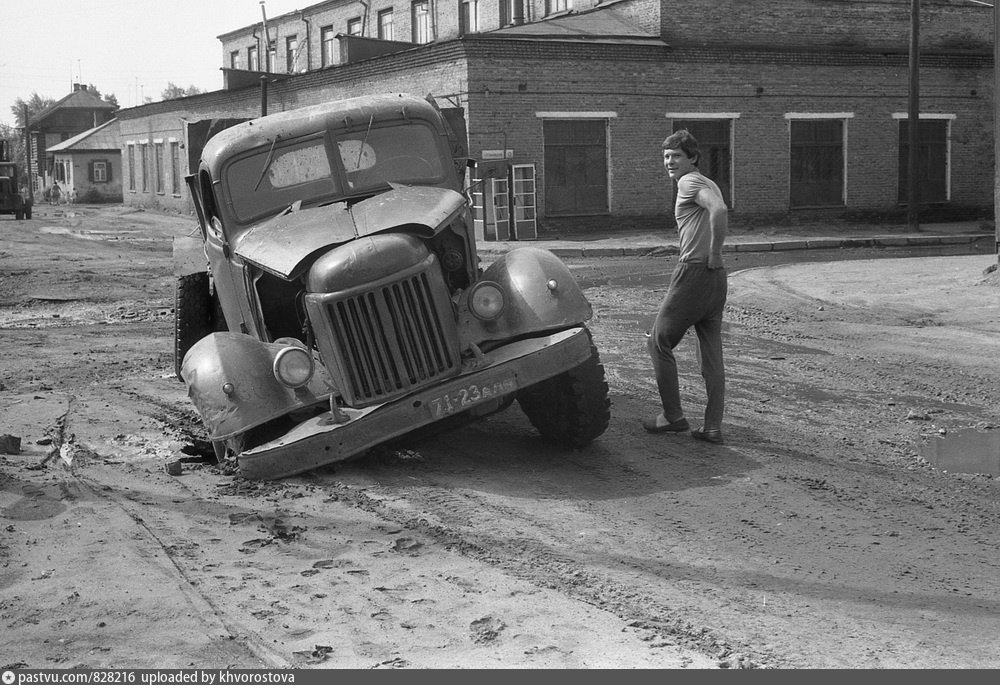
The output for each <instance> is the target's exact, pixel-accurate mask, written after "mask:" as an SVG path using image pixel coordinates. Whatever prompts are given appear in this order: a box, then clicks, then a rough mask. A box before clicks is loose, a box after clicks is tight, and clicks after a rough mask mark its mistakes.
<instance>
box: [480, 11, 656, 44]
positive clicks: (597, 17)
mask: <svg viewBox="0 0 1000 685" xmlns="http://www.w3.org/2000/svg"><path fill="white" fill-rule="evenodd" d="M478 35H479V36H480V37H489V38H512V39H517V40H525V39H527V40H563V41H584V42H602V43H604V42H613V43H637V44H645V45H661V46H664V47H666V46H667V44H666V43H665V42H663V40H662V39H661V38H660V37H659V36H655V35H650V34H649V33H646V32H644V31H642V30H640V29H638V28H636V27H635V26H634V25H633V24H631V23H630V22H628V21H627V20H626V19H625V18H624V17H622V16H621V14H619V13H618V12H617V11H616V10H614V9H612V8H610V7H595V8H594V9H592V10H584V11H582V12H575V11H570V12H567V13H566V14H560V15H556V16H554V17H549V18H546V19H541V20H538V21H532V22H528V23H524V24H521V25H520V26H509V27H507V28H503V29H498V30H496V31H490V32H489V33H483V34H478Z"/></svg>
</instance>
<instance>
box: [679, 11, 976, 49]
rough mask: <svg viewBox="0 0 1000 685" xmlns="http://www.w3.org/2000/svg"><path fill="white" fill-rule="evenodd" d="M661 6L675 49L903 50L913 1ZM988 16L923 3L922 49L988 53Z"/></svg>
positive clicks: (906, 42)
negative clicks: (700, 46)
mask: <svg viewBox="0 0 1000 685" xmlns="http://www.w3.org/2000/svg"><path fill="white" fill-rule="evenodd" d="M662 5H663V11H662V16H661V26H662V29H661V31H662V36H663V38H664V40H666V41H667V42H668V43H670V44H672V45H757V46H771V47H789V48H795V47H810V48H823V47H838V48H842V49H846V48H849V49H866V50H904V51H905V50H906V49H907V45H908V42H909V35H910V5H911V2H910V0H685V1H684V2H669V3H668V2H663V3H662ZM991 12H992V10H991V9H990V8H989V7H985V6H983V5H977V4H974V3H971V2H967V1H966V2H954V1H953V0H922V1H921V3H920V44H921V48H922V49H925V50H928V51H941V50H950V51H962V52H965V51H970V50H971V51H980V52H986V53H988V52H989V51H990V50H992V46H993V27H992V23H993V22H992V14H991Z"/></svg>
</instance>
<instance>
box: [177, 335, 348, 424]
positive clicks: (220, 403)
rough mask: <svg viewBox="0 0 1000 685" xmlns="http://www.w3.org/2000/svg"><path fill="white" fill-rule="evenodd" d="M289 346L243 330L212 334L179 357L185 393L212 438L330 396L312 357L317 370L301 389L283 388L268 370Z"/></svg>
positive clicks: (325, 376)
mask: <svg viewBox="0 0 1000 685" xmlns="http://www.w3.org/2000/svg"><path fill="white" fill-rule="evenodd" d="M285 347H288V345H285V344H281V343H266V342H261V341H260V340H257V339H255V338H251V337H250V336H248V335H244V334H242V333H212V334H210V335H207V336H205V337H204V338H202V339H201V340H199V341H198V342H197V343H195V344H194V345H193V346H192V347H191V349H190V350H188V353H187V354H186V355H184V361H183V362H182V366H181V369H182V371H181V373H182V374H183V378H184V381H185V383H187V388H188V397H190V398H191V402H192V403H193V404H194V406H195V408H196V409H197V410H198V413H199V414H200V415H201V419H202V422H203V423H204V424H205V427H206V428H207V429H208V433H209V437H210V438H211V439H212V440H224V439H226V438H229V437H233V436H235V435H238V434H240V433H242V432H244V431H246V430H248V429H250V428H253V427H254V426H259V425H261V424H264V423H267V422H268V421H270V420H272V419H276V418H278V417H280V416H284V415H285V414H288V413H289V412H292V411H295V410H297V409H304V408H306V407H310V406H314V405H316V404H319V403H322V402H325V401H327V400H328V399H329V397H330V394H331V392H332V389H333V383H332V381H331V380H330V375H329V373H327V371H326V369H325V368H324V367H323V365H322V364H320V363H319V361H318V360H316V373H315V374H314V375H313V377H312V379H311V380H310V381H309V383H308V384H306V385H305V386H303V387H301V388H295V389H293V388H288V387H285V386H284V385H282V384H281V383H279V382H278V380H277V379H276V378H275V377H274V373H273V371H272V368H273V364H274V358H275V355H277V353H278V352H279V351H280V350H282V349H283V348H285Z"/></svg>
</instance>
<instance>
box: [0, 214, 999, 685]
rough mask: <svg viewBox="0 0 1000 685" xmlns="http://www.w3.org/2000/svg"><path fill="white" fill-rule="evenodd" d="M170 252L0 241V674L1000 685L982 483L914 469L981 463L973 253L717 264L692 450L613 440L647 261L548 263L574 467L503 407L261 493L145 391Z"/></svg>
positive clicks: (991, 552) (59, 239) (637, 392)
mask: <svg viewBox="0 0 1000 685" xmlns="http://www.w3.org/2000/svg"><path fill="white" fill-rule="evenodd" d="M193 229H194V225H193V224H192V222H191V220H190V219H189V218H186V217H179V216H173V215H170V216H165V215H158V214H153V213H145V212H136V211H132V210H128V209H125V208H122V207H112V208H96V207H80V208H76V209H73V210H72V211H67V210H66V209H65V208H57V207H37V208H36V212H35V217H34V219H32V220H30V221H23V222H15V221H13V220H11V221H0V342H2V346H0V353H2V355H3V360H2V363H0V435H6V436H11V437H10V438H8V439H7V445H6V447H7V452H8V453H7V454H0V635H2V637H0V668H11V667H14V668H18V667H19V668H71V667H90V668H105V667H113V668H152V667H160V668H162V667H198V668H225V667H235V668H265V667H266V668H286V667H297V668H427V667H431V668H435V667H440V668H471V667H484V668H514V667H519V668H521V667H523V668H570V667H583V668H603V667H625V668H631V667H637V668H972V667H978V668H997V667H1000V652H998V650H997V649H996V635H997V634H998V629H1000V552H998V543H1000V498H998V494H1000V481H998V478H997V477H996V475H992V474H990V473H987V472H985V468H984V472H976V469H974V468H973V469H971V472H968V471H970V469H966V470H965V471H963V470H955V469H949V468H946V467H945V466H942V465H941V464H938V465H935V464H933V463H931V461H930V460H929V458H928V455H929V452H927V449H928V447H927V445H928V444H939V443H933V442H929V441H934V440H939V441H947V440H948V436H949V435H953V436H958V435H962V436H965V437H966V439H970V440H971V443H969V444H970V445H971V446H970V447H968V448H967V449H968V451H970V452H971V453H973V456H976V455H979V454H981V453H982V454H985V452H986V451H988V445H989V444H990V443H989V441H990V440H994V442H995V437H996V433H997V431H996V426H997V425H998V424H1000V412H998V405H997V401H996V379H997V378H998V377H1000V361H998V360H1000V354H998V346H1000V343H998V342H997V340H998V337H997V334H998V332H1000V299H998V298H1000V288H998V287H997V280H996V276H995V274H992V275H991V274H988V273H986V271H985V270H986V269H987V268H988V267H990V266H991V265H992V264H995V262H996V257H995V255H985V254H980V255H971V256H946V257H933V258H910V259H894V260H891V261H887V260H872V261H850V262H847V261H835V262H829V263H824V264H809V265H801V264H800V265H785V266H776V267H771V268H755V269H748V270H739V269H734V273H733V275H732V277H731V285H730V288H731V293H730V303H729V306H728V309H727V313H726V320H727V329H726V354H727V364H728V371H729V404H728V408H727V410H728V413H727V419H726V420H727V424H726V438H727V442H726V444H725V445H722V446H714V445H707V444H703V443H697V442H696V441H693V440H691V438H690V437H689V436H686V435H682V436H653V435H647V434H645V433H643V432H642V430H641V429H640V428H639V420H640V419H641V418H642V417H643V416H645V415H647V414H648V413H650V411H651V408H652V402H653V397H654V395H655V388H654V386H653V383H652V378H651V372H650V370H649V366H648V361H647V359H646V358H645V352H644V335H643V333H644V329H645V328H646V327H648V320H649V314H650V313H651V312H652V311H653V310H654V308H655V306H656V304H657V302H658V298H659V295H660V293H661V289H660V288H659V287H657V283H656V274H662V273H663V272H664V271H666V270H669V265H667V266H665V265H664V262H663V261H662V260H663V258H662V257H660V258H643V259H632V260H608V259H603V260H600V261H599V262H598V261H593V262H588V261H585V260H579V261H578V262H574V263H573V264H571V266H573V268H574V269H576V270H577V273H578V274H579V275H580V277H581V282H584V283H585V284H586V283H590V284H592V285H591V287H588V288H587V296H588V297H589V298H590V299H591V302H592V303H593V305H594V310H595V317H594V320H593V321H592V325H591V328H592V331H593V333H594V338H595V341H596V342H597V344H598V347H599V349H600V350H601V354H602V358H603V360H604V362H605V366H606V371H607V376H608V381H609V384H610V388H611V394H612V400H613V406H612V425H611V427H610V428H609V430H608V432H607V433H606V434H605V435H604V436H602V438H601V439H599V440H598V441H597V442H596V443H595V444H594V445H592V446H591V447H590V448H588V449H586V450H582V451H572V452H571V451H566V450H563V449H561V448H559V447H556V446H554V445H551V444H547V443H545V442H544V441H543V440H542V439H541V438H539V437H538V436H537V435H535V434H534V433H533V431H532V429H531V426H530V424H528V422H527V420H526V419H525V418H524V416H523V415H522V414H521V413H520V412H519V411H518V410H517V407H516V405H515V406H514V407H512V408H510V409H509V410H507V411H506V412H504V413H502V414H498V415H495V416H492V417H489V418H487V419H485V420H483V421H481V422H479V423H476V424H473V425H470V426H467V427H464V428H461V429H458V430H456V431H454V432H451V433H447V434H445V435H442V436H437V437H434V438H430V439H426V440H423V441H421V442H413V443H410V444H407V443H405V442H404V443H401V444H396V445H392V446H387V447H384V448H381V449H377V450H374V451H373V452H372V453H371V454H369V455H367V456H365V457H363V458H359V459H355V460H352V461H349V462H344V463H340V464H335V465H331V466H329V467H325V468H322V469H319V470H317V471H315V472H312V473H309V474H306V475H304V476H299V477H295V478H290V479H286V480H282V481H277V482H266V483H265V482H254V481H248V480H245V479H242V478H241V477H240V476H239V475H238V474H236V473H234V472H233V471H232V469H231V468H228V467H227V466H226V465H222V466H220V465H217V464H215V463H214V461H213V460H212V459H211V458H210V453H211V450H210V448H209V447H208V445H207V444H206V443H205V442H204V433H203V431H202V428H201V426H200V424H199V422H198V419H197V416H196V414H195V413H194V411H193V409H192V407H191V406H190V404H189V402H188V400H187V398H186V396H185V393H184V388H183V385H182V384H181V383H179V382H178V381H177V379H176V378H175V377H174V375H173V342H172V306H173V277H172V274H171V263H170V262H171V260H170V241H171V239H172V237H173V236H175V235H183V234H186V233H189V232H190V231H192V230H193ZM657 259H658V260H660V261H657ZM609 269H610V272H609ZM608 273H613V274H618V277H611V278H608V277H606V274H608ZM651 275H652V276H651ZM678 356H679V359H680V364H681V367H682V379H681V381H682V392H683V393H684V395H685V397H686V398H689V403H690V408H689V412H690V416H691V417H692V420H693V421H696V420H697V415H698V412H699V411H700V406H701V405H700V404H699V403H700V402H702V401H703V396H702V394H701V393H702V390H701V379H700V377H698V376H697V372H696V370H695V368H694V361H693V348H692V347H691V345H690V343H689V341H685V342H684V343H682V345H681V347H679V348H678ZM970 431H972V433H970ZM970 435H971V437H969V436H970ZM14 438H16V439H19V443H20V444H19V449H14V448H15V447H16V445H15V444H14V443H13V442H12V440H13V439H14ZM940 444H941V445H943V444H944V443H943V442H942V443H940ZM983 445H987V447H982V446H983ZM2 446H3V445H0V447H2ZM945 451H947V450H945ZM178 459H179V460H181V462H182V471H181V473H180V474H179V475H168V474H167V473H166V472H165V468H164V467H165V465H166V464H167V463H169V462H172V461H175V460H178ZM984 463H985V462H984Z"/></svg>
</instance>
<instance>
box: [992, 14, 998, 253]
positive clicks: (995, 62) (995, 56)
mask: <svg viewBox="0 0 1000 685" xmlns="http://www.w3.org/2000/svg"><path fill="white" fill-rule="evenodd" d="M993 160H994V161H993V232H994V234H995V237H994V248H995V250H996V253H997V264H998V265H1000V214H998V212H1000V169H998V165H997V162H996V160H1000V8H998V7H997V3H996V2H994V3H993Z"/></svg>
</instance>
